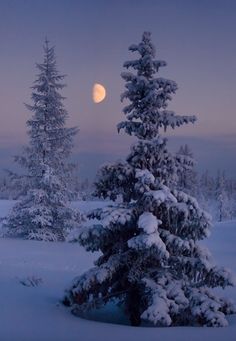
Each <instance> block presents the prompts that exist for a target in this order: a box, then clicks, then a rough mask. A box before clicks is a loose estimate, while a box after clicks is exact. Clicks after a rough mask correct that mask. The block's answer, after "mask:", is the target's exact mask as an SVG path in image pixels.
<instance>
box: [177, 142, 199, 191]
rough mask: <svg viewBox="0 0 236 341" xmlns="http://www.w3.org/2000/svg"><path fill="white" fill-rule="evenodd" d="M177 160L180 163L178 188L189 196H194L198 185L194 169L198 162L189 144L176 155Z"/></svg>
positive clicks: (182, 147) (181, 147)
mask: <svg viewBox="0 0 236 341" xmlns="http://www.w3.org/2000/svg"><path fill="white" fill-rule="evenodd" d="M176 160H177V162H178V170H177V174H178V181H177V188H178V189H179V190H181V191H184V192H186V193H187V194H190V195H194V194H195V192H196V184H197V173H196V171H195V169H194V167H195V164H196V162H195V160H194V158H193V153H192V151H191V149H190V148H189V146H188V145H187V144H185V145H184V146H180V148H179V150H178V152H177V153H176Z"/></svg>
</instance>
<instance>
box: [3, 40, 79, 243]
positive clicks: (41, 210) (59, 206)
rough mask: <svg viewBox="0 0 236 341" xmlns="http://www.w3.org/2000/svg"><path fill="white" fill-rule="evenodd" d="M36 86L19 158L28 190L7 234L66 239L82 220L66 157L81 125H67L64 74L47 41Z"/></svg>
mask: <svg viewBox="0 0 236 341" xmlns="http://www.w3.org/2000/svg"><path fill="white" fill-rule="evenodd" d="M37 68H38V70H39V74H38V75H37V79H36V81H35V82H34V85H33V87H32V88H33V92H32V96H31V98H32V102H33V104H32V105H27V108H28V109H29V110H30V111H31V112H32V113H33V114H32V117H31V118H30V119H29V120H28V121H27V126H28V135H29V140H30V141H29V145H28V146H27V147H25V148H24V150H23V153H22V155H21V156H18V157H16V161H17V162H18V163H19V164H20V165H21V166H22V167H23V168H24V169H25V174H24V176H21V180H22V181H24V183H25V186H26V188H27V194H26V195H24V196H23V197H21V200H20V201H19V202H18V203H17V204H16V205H15V206H14V207H13V210H12V212H11V214H10V216H9V217H8V219H7V221H6V223H5V227H6V228H7V231H8V235H12V236H18V237H22V238H29V239H37V240H64V239H65V237H66V234H67V232H68V231H69V230H70V229H72V228H76V227H77V226H79V225H80V214H79V213H78V212H76V211H74V210H72V209H71V208H70V207H69V199H70V191H69V189H68V181H69V178H70V174H71V171H72V168H73V165H72V164H70V163H69V161H68V158H69V156H70V154H71V149H72V146H73V137H74V135H75V134H76V133H77V128H67V127H66V126H65V123H66V119H67V116H68V113H67V111H66V110H65V108H64V106H63V99H64V98H63V97H62V96H61V94H60V92H59V91H60V90H61V89H62V88H63V87H64V86H65V85H64V84H63V79H64V76H63V75H60V74H59V73H58V71H57V67H56V58H55V53H54V48H53V47H50V46H49V43H48V41H47V40H46V41H45V45H44V61H43V63H42V64H37Z"/></svg>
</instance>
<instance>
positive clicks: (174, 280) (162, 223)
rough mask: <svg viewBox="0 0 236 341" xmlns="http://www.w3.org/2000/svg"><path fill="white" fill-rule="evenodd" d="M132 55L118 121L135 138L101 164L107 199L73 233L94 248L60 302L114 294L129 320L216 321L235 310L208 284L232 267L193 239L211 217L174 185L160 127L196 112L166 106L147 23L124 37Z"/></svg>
mask: <svg viewBox="0 0 236 341" xmlns="http://www.w3.org/2000/svg"><path fill="white" fill-rule="evenodd" d="M130 50H131V51H132V52H137V53H138V54H139V58H138V59H135V60H132V61H128V62H126V63H125V64H124V67H125V68H127V69H133V70H134V71H133V72H124V73H122V78H123V79H124V80H125V82H126V85H125V87H126V90H125V92H124V94H123V95H122V100H123V99H128V100H129V101H130V104H128V105H127V106H125V108H124V114H125V115H126V117H127V120H126V121H124V122H121V123H120V124H119V125H118V129H119V130H120V129H124V130H125V132H126V133H128V134H130V135H134V136H136V137H137V138H138V140H137V142H136V143H135V144H134V145H133V146H132V147H131V152H130V154H129V155H128V157H127V159H126V161H125V162H117V163H115V164H113V165H106V166H104V167H103V168H102V169H101V171H100V174H99V177H98V179H97V182H96V189H97V194H98V195H100V196H101V197H108V198H111V199H114V198H115V197H117V196H118V195H119V196H122V197H123V202H122V203H121V204H118V203H114V205H113V206H110V207H107V208H105V209H98V210H96V211H94V212H92V213H91V214H90V217H91V218H97V219H98V220H99V223H97V224H95V225H93V226H91V225H90V226H84V227H83V228H82V229H81V230H80V235H79V240H80V243H81V244H82V245H84V246H85V248H86V249H87V250H90V251H100V252H101V256H100V258H99V259H98V260H97V261H96V262H95V267H94V268H92V269H91V270H89V271H87V272H85V273H84V274H83V275H82V276H79V277H77V278H76V279H75V280H74V282H73V284H72V286H71V287H70V288H69V289H68V291H67V293H66V296H65V299H64V303H65V304H67V305H72V310H73V312H74V313H75V314H76V313H80V310H81V309H82V310H83V309H88V308H89V307H94V306H99V305H102V304H105V303H107V302H108V301H110V300H112V299H115V300H116V302H117V301H118V302H121V303H123V305H124V307H125V312H126V313H127V315H128V316H129V319H130V322H131V324H132V325H139V324H140V323H141V319H144V320H147V321H150V322H152V323H154V324H158V325H181V324H195V323H200V324H202V325H213V326H222V325H225V324H227V321H226V319H225V315H224V313H231V312H232V311H233V307H232V305H231V304H230V303H229V302H227V301H226V300H223V299H220V298H218V297H217V296H215V295H214V294H213V293H212V292H211V290H210V288H211V287H216V286H222V287H225V286H226V285H231V284H233V282H232V279H231V276H230V274H229V273H228V272H227V271H226V270H225V269H222V268H218V267H216V266H214V265H211V263H210V256H209V253H208V251H206V250H205V249H204V248H203V247H202V246H200V244H199V243H198V241H199V240H201V239H203V238H205V237H207V236H208V235H209V229H210V219H209V216H208V214H207V213H205V212H204V211H203V210H201V209H200V207H199V206H198V203H197V201H196V199H194V198H193V197H191V196H189V195H187V194H185V193H184V192H181V191H178V190H176V189H175V187H176V179H177V176H176V172H177V166H176V158H175V157H174V156H172V155H171V153H170V152H169V151H168V149H167V140H166V139H164V138H162V137H161V135H160V130H161V128H164V130H166V129H167V128H168V127H172V128H175V127H178V126H180V125H182V124H184V123H189V122H194V121H195V117H194V116H181V115H176V114H175V113H174V112H173V111H168V110H167V109H166V107H167V104H168V102H169V101H170V100H171V98H172V94H174V93H175V92H176V90H177V84H176V83H175V82H173V81H171V80H167V79H164V78H162V77H157V76H156V74H157V73H158V72H159V68H160V67H162V66H165V65H166V63H165V62H164V61H161V60H155V48H154V46H153V44H152V42H151V37H150V33H147V32H145V33H144V34H143V37H142V41H141V42H140V43H139V44H137V45H131V46H130Z"/></svg>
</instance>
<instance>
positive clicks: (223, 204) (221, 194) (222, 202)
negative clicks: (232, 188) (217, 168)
mask: <svg viewBox="0 0 236 341" xmlns="http://www.w3.org/2000/svg"><path fill="white" fill-rule="evenodd" d="M215 199H216V208H217V220H218V221H222V220H225V219H229V218H230V217H231V205H230V200H229V198H228V193H227V189H226V179H225V174H224V173H221V172H218V174H217V177H216V189H215Z"/></svg>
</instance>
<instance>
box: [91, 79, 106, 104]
mask: <svg viewBox="0 0 236 341" xmlns="http://www.w3.org/2000/svg"><path fill="white" fill-rule="evenodd" d="M105 97H106V89H105V88H104V86H103V85H102V84H99V83H95V84H94V86H93V101H94V103H100V102H102V101H103V100H104V99H105Z"/></svg>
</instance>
